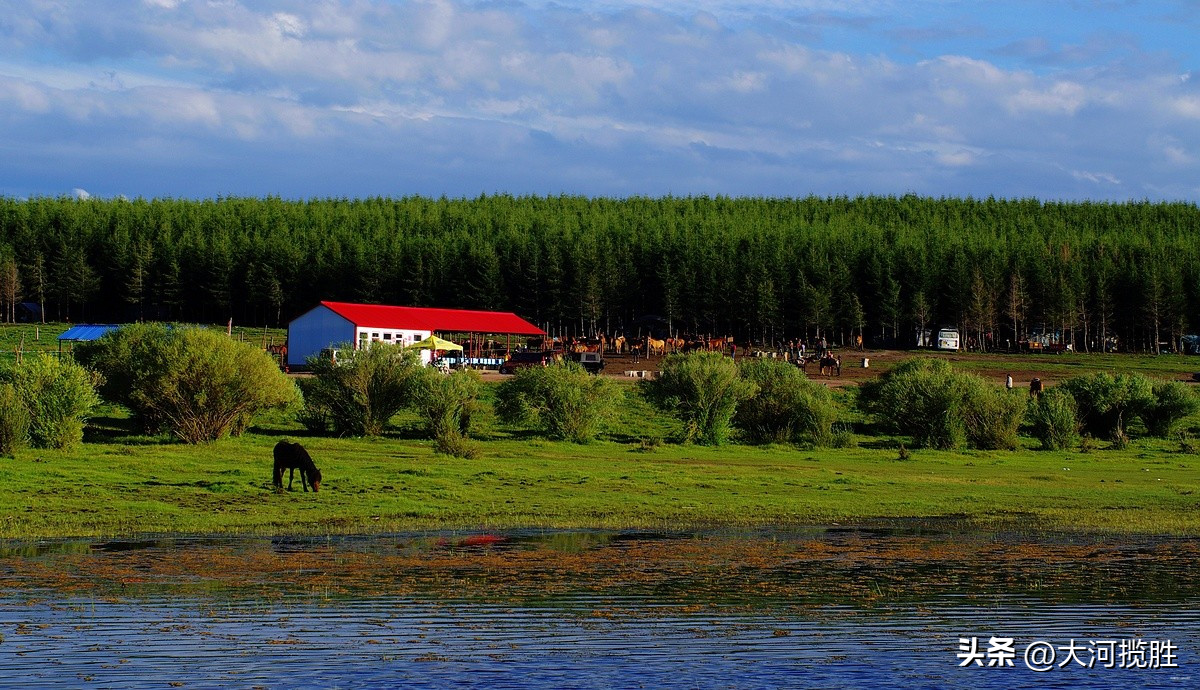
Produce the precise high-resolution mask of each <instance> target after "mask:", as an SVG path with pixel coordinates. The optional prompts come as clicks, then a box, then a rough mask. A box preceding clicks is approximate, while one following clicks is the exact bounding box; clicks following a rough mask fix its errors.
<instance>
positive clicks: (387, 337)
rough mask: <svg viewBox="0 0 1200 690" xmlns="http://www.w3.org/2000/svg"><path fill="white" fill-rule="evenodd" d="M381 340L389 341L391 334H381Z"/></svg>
mask: <svg viewBox="0 0 1200 690" xmlns="http://www.w3.org/2000/svg"><path fill="white" fill-rule="evenodd" d="M383 339H384V340H391V339H392V334H391V333H384V334H383Z"/></svg>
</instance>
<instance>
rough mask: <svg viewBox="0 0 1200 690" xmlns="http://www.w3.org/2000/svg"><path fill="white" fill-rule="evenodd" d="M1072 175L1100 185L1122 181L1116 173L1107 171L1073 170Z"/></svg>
mask: <svg viewBox="0 0 1200 690" xmlns="http://www.w3.org/2000/svg"><path fill="white" fill-rule="evenodd" d="M1071 177H1074V178H1075V179H1077V180H1083V181H1085V182H1092V183H1095V184H1099V185H1119V184H1121V181H1120V180H1119V179H1117V176H1116V175H1113V174H1112V173H1106V172H1088V171H1086V170H1072V171H1071Z"/></svg>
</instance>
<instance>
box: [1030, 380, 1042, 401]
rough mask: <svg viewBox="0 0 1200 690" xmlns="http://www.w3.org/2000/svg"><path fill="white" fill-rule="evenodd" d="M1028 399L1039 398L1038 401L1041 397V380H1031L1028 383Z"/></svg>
mask: <svg viewBox="0 0 1200 690" xmlns="http://www.w3.org/2000/svg"><path fill="white" fill-rule="evenodd" d="M1029 397H1031V398H1039V399H1040V398H1041V397H1042V380H1041V379H1033V380H1032V381H1030V382H1029Z"/></svg>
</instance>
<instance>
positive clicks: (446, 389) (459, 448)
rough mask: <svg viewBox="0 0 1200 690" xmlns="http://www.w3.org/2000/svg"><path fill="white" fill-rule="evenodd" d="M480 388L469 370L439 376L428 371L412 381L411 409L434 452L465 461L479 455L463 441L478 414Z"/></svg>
mask: <svg viewBox="0 0 1200 690" xmlns="http://www.w3.org/2000/svg"><path fill="white" fill-rule="evenodd" d="M482 387H483V382H482V379H481V378H480V376H479V374H478V372H475V371H471V370H469V369H460V370H458V371H455V372H452V373H450V374H443V373H442V372H440V371H438V370H437V369H435V368H432V367H428V368H425V369H424V370H422V371H421V373H420V375H418V376H417V377H416V380H415V385H414V390H413V397H412V407H413V409H414V410H415V411H416V412H417V414H418V415H419V416H420V417H421V419H422V420H423V421H424V423H425V430H426V432H427V433H428V434H429V437H430V438H432V439H433V440H434V444H435V445H434V447H435V449H436V450H437V451H438V452H440V453H445V454H447V455H454V456H457V457H468V458H469V457H477V456H478V455H479V450H478V449H477V448H476V447H475V446H473V445H471V444H470V443H468V442H467V439H468V438H469V437H470V434H471V424H472V420H474V419H475V418H476V417H477V414H476V413H477V412H478V411H479V406H480V403H479V393H480V391H481V390H482Z"/></svg>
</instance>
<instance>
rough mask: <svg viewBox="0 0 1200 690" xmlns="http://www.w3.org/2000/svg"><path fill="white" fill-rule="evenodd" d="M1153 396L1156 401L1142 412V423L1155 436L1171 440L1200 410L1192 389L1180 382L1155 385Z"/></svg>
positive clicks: (1199, 401)
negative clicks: (1180, 427) (1182, 424)
mask: <svg viewBox="0 0 1200 690" xmlns="http://www.w3.org/2000/svg"><path fill="white" fill-rule="evenodd" d="M1152 395H1153V398H1154V399H1153V401H1151V403H1150V404H1149V405H1148V406H1147V407H1146V409H1145V410H1144V411H1143V412H1142V421H1143V422H1145V424H1146V429H1147V430H1149V432H1150V433H1151V434H1153V435H1154V436H1159V437H1161V438H1170V437H1171V436H1172V435H1173V434H1174V433H1175V432H1176V431H1178V429H1179V426H1180V423H1181V422H1182V421H1183V420H1184V419H1186V418H1187V417H1189V416H1190V415H1192V414H1195V412H1196V410H1197V409H1200V400H1197V399H1196V395H1195V394H1194V393H1193V392H1192V389H1191V388H1189V387H1188V386H1187V384H1183V383H1180V382H1178V381H1158V382H1156V383H1154V385H1153V388H1152Z"/></svg>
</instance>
